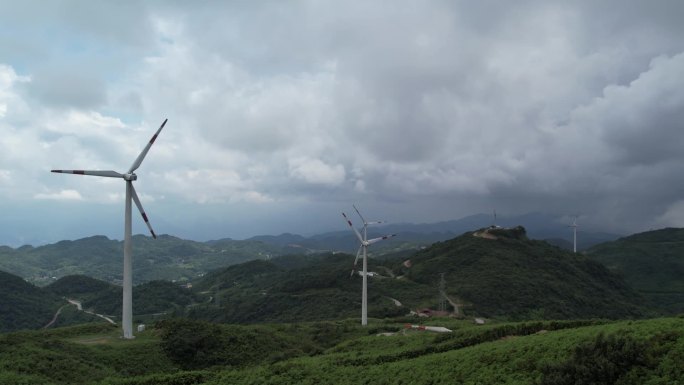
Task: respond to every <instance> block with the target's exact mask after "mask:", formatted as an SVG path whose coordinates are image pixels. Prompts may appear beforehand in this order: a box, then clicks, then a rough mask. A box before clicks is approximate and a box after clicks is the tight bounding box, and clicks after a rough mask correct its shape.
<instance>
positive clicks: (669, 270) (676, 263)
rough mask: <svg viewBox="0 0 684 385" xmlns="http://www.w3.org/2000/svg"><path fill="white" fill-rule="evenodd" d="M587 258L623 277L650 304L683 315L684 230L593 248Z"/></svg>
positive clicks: (638, 236) (658, 232) (652, 233)
mask: <svg viewBox="0 0 684 385" xmlns="http://www.w3.org/2000/svg"><path fill="white" fill-rule="evenodd" d="M587 255H588V256H589V257H591V258H592V259H594V260H596V261H599V262H601V263H603V264H605V265H606V266H607V267H608V268H609V269H610V270H612V271H614V272H616V273H618V274H620V275H622V276H623V277H624V278H625V281H627V283H629V284H630V285H631V286H632V287H634V288H635V289H636V290H637V291H639V292H640V293H641V294H642V295H643V296H644V297H645V298H646V299H647V300H648V301H649V303H652V304H654V305H657V306H659V307H660V308H661V309H663V310H664V311H666V312H669V313H673V314H676V313H682V312H684V279H683V277H684V229H678V228H666V229H661V230H655V231H648V232H644V233H639V234H634V235H631V236H629V237H624V238H620V239H618V240H617V241H613V242H606V243H603V244H600V245H597V246H594V247H592V248H591V249H589V250H588V251H587Z"/></svg>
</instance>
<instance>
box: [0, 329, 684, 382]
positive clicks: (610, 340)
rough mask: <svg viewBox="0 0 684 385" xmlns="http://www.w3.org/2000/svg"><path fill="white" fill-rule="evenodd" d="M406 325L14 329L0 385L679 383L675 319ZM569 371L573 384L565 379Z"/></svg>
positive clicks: (680, 345) (0, 355)
mask: <svg viewBox="0 0 684 385" xmlns="http://www.w3.org/2000/svg"><path fill="white" fill-rule="evenodd" d="M404 321H409V319H387V320H379V319H371V320H370V323H369V326H368V327H365V328H364V327H361V326H359V325H358V324H357V321H356V320H341V321H326V322H311V323H292V324H265V325H251V326H237V325H216V324H206V323H202V322H196V321H187V320H178V321H166V324H164V323H161V324H159V325H158V326H157V327H152V328H149V329H148V330H146V331H145V332H142V333H138V335H137V338H136V339H134V340H123V339H121V338H120V337H119V335H120V331H119V330H118V328H117V327H115V326H110V325H107V324H91V325H84V326H79V327H67V328H58V329H54V330H49V331H41V332H21V333H12V334H6V335H2V336H0V373H2V374H0V383H17V384H22V383H26V384H43V383H44V384H92V383H97V384H100V385H112V384H117V385H124V384H127V385H143V384H144V385H154V384H181V385H190V384H207V385H218V384H365V383H369V384H370V383H373V384H441V383H463V384H494V383H496V384H540V385H546V384H552V383H553V384H559V385H562V384H565V383H573V384H577V385H581V384H590V383H595V384H602V383H606V384H607V383H619V384H622V385H626V384H648V385H656V384H672V383H676V381H681V380H682V379H683V378H684V318H681V317H673V318H658V319H649V320H637V321H606V320H584V321H530V322H518V323H508V322H499V323H497V322H494V323H490V324H487V325H474V324H473V323H471V322H467V321H463V320H456V319H449V318H445V319H430V320H419V319H410V321H413V322H420V321H425V322H427V324H429V325H435V326H445V327H448V328H450V329H452V330H453V332H452V333H445V334H436V333H429V332H419V331H413V330H407V329H404ZM381 332H394V335H392V336H382V335H378V333H381ZM203 336H209V337H210V338H211V339H213V340H215V341H216V342H218V343H211V340H209V341H207V340H202V338H201V337H203ZM245 336H246V338H242V339H241V337H245ZM194 337H198V338H199V339H196V338H194ZM170 341H171V342H173V343H172V344H171V345H169V342H170ZM202 341H204V342H202ZM190 343H194V344H198V343H199V345H189V344H190ZM174 344H175V345H174ZM187 347H191V349H189V350H187V349H186V348H187ZM173 349H181V350H180V351H174V350H173ZM178 352H180V353H181V354H185V353H191V354H199V353H201V354H202V355H201V356H199V358H200V359H199V360H196V361H195V362H194V363H193V364H192V367H188V369H190V370H187V369H186V370H184V369H182V368H181V365H182V364H183V363H181V362H178V361H176V359H174V354H179V353H178ZM184 352H185V353H184ZM193 357H195V358H197V357H196V356H193ZM176 358H178V357H176ZM180 358H183V357H182V356H181V357H180ZM231 360H232V361H231ZM231 362H232V363H231ZM601 376H604V377H605V376H608V377H606V378H608V379H609V380H610V381H608V382H606V381H607V380H605V379H604V380H601V378H602V377H601ZM611 376H612V377H611ZM568 378H574V379H576V380H577V381H576V382H563V381H565V380H566V379H568ZM3 381H4V382H3ZM602 381H603V382H602Z"/></svg>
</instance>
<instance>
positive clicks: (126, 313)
mask: <svg viewBox="0 0 684 385" xmlns="http://www.w3.org/2000/svg"><path fill="white" fill-rule="evenodd" d="M167 120H168V119H164V122H163V123H162V125H161V127H159V129H158V130H157V132H156V133H155V134H154V136H152V139H150V141H149V143H147V146H145V148H144V149H143V150H142V152H141V153H140V155H138V157H137V158H136V159H135V161H134V162H133V165H131V168H129V169H128V172H126V173H125V174H120V173H118V172H116V171H109V170H108V171H99V170H95V171H88V170H52V172H56V173H62V174H76V175H93V176H102V177H108V178H121V179H123V180H124V181H125V182H126V211H125V220H124V262H123V310H122V314H121V325H122V328H123V338H125V339H132V338H135V337H134V336H133V295H132V294H133V276H132V262H133V261H132V260H133V253H132V245H131V199H132V200H133V202H135V205H136V206H138V210H139V211H140V214H141V215H142V218H143V220H144V221H145V224H146V225H147V227H148V228H149V229H150V233H151V234H152V237H153V238H155V239H156V238H157V235H156V234H155V233H154V230H152V226H151V225H150V221H149V219H148V218H147V214H145V210H143V207H142V204H141V203H140V199H138V194H136V192H135V188H133V181H134V180H137V179H138V176H137V175H136V174H135V170H137V169H138V167H140V164H141V163H142V161H143V159H145V156H146V155H147V152H148V151H149V150H150V147H152V144H153V143H154V141H155V140H156V139H157V136H159V133H160V132H161V130H162V128H164V125H166V121H167Z"/></svg>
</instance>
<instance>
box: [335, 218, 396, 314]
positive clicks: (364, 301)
mask: <svg viewBox="0 0 684 385" xmlns="http://www.w3.org/2000/svg"><path fill="white" fill-rule="evenodd" d="M353 207H354V210H356V213H357V214H359V217H360V218H361V221H362V222H363V236H362V235H361V233H359V231H358V230H357V229H356V227H354V225H353V224H352V223H351V221H350V220H349V218H347V215H346V214H345V213H342V216H343V217H344V219H345V220H346V221H347V224H349V227H351V229H352V230H353V231H354V234H356V237H357V238H358V239H359V242H360V243H361V246H359V250H358V251H357V252H356V259H354V266H353V268H352V271H351V274H352V275H353V274H354V271H355V270H356V263H357V262H358V260H359V255H360V254H361V250H363V273H362V277H363V289H362V290H361V325H363V326H366V325H368V258H367V255H368V246H370V245H372V244H374V243H376V242H380V241H382V240H384V239H388V238H392V237H394V236H395V235H396V234H390V235H385V236H383V237H379V238H373V239H368V225H374V224H378V223H383V222H382V221H372V222H368V221H366V220H365V219H364V218H363V216H362V215H361V213H360V212H359V210H358V209H357V208H356V206H353Z"/></svg>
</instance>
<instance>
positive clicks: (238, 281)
mask: <svg viewBox="0 0 684 385" xmlns="http://www.w3.org/2000/svg"><path fill="white" fill-rule="evenodd" d="M352 262H353V257H351V256H349V255H347V254H335V255H333V254H321V255H315V256H286V257H280V258H276V259H274V260H271V261H250V262H246V263H244V264H240V265H234V266H231V267H228V268H226V269H223V270H219V271H216V272H212V273H210V274H207V275H206V276H205V277H203V278H202V279H201V280H199V281H198V282H196V283H195V284H194V287H193V290H196V291H199V292H200V293H205V295H210V296H211V298H212V301H211V302H210V303H207V304H204V305H201V306H196V307H193V308H192V309H191V310H190V311H189V312H188V313H187V315H188V317H191V318H196V319H204V320H209V321H213V322H234V323H254V322H294V321H306V320H309V321H310V320H326V319H341V318H349V317H354V316H356V315H357V314H359V312H360V310H359V307H360V300H361V286H360V280H359V279H351V278H350V277H349V268H350V265H351V263H352ZM355 278H357V277H355ZM369 298H370V300H372V302H373V305H372V307H371V308H372V311H373V313H372V314H374V315H375V316H380V317H382V316H394V315H398V314H405V313H406V312H408V311H407V310H406V309H400V310H399V309H398V308H397V307H396V306H395V305H394V304H392V302H391V301H389V300H387V299H383V298H382V295H381V294H380V293H379V292H377V291H376V292H372V294H369Z"/></svg>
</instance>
